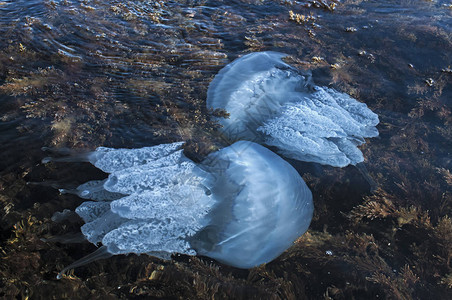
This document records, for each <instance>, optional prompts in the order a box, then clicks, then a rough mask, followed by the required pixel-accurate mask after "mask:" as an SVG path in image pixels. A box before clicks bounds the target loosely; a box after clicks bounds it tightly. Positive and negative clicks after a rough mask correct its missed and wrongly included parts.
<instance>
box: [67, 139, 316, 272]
mask: <svg viewBox="0 0 452 300" xmlns="http://www.w3.org/2000/svg"><path fill="white" fill-rule="evenodd" d="M181 146H182V143H173V144H164V145H159V146H155V147H147V148H141V149H109V148H99V149H97V150H96V151H94V152H92V153H90V154H88V160H89V161H90V162H91V163H93V164H94V165H95V166H96V167H98V168H100V169H101V170H103V171H105V172H107V173H110V174H109V177H108V178H107V179H106V180H105V181H96V182H95V183H93V184H89V183H85V184H84V185H82V186H81V187H79V188H77V189H76V190H75V191H74V193H76V194H80V195H83V196H84V198H85V199H92V200H96V201H86V202H84V203H82V204H81V205H80V206H79V207H78V208H77V209H76V212H77V214H79V216H80V217H82V219H83V220H84V221H85V224H84V225H83V226H82V228H81V230H82V233H83V234H84V236H85V237H86V239H87V240H88V241H90V242H91V243H94V244H97V243H102V245H103V246H102V247H101V248H100V249H99V250H97V251H96V252H95V253H93V254H90V255H88V256H87V257H85V258H82V259H81V260H79V261H77V262H75V263H74V264H72V265H70V266H68V267H67V268H65V269H64V270H63V271H62V273H63V272H65V271H66V270H68V269H71V268H74V267H77V266H80V265H83V264H85V263H88V262H90V261H93V260H96V259H99V258H104V257H108V256H111V255H116V254H127V253H137V254H140V253H147V254H151V255H154V256H157V257H160V258H164V259H169V258H170V256H171V254H172V253H181V254H188V255H196V254H199V255H204V256H207V257H211V258H214V259H216V260H218V261H220V262H223V263H225V264H228V265H231V266H235V267H239V268H250V267H253V266H257V265H260V264H262V263H266V262H269V261H271V260H273V259H274V258H276V257H277V256H279V255H280V254H281V253H282V252H283V251H284V250H286V249H287V248H288V247H290V245H291V244H292V243H293V241H294V240H295V239H296V238H298V237H299V236H300V235H302V234H303V233H304V232H305V231H306V230H307V228H308V226H309V223H310V221H311V218H312V213H313V203H312V194H311V192H310V190H309V188H308V187H307V186H306V184H305V183H304V181H303V179H302V178H301V177H300V175H299V174H298V172H297V171H296V170H295V169H294V168H293V167H292V166H291V165H290V164H288V163H287V162H285V161H284V160H283V159H281V158H280V157H279V156H277V155H276V154H274V153H273V152H271V151H270V150H268V149H266V148H264V147H263V146H260V145H258V144H256V143H252V142H249V141H239V142H236V143H234V144H233V145H231V146H229V147H226V148H223V149H221V150H219V151H217V152H214V153H212V154H210V155H209V156H208V157H207V158H206V159H205V160H204V161H203V162H202V163H200V164H195V163H194V162H193V161H191V160H190V159H188V158H187V157H185V156H184V154H183V150H182V149H181ZM69 192H70V191H69ZM119 195H121V197H120V196H119ZM90 197H91V198H90Z"/></svg>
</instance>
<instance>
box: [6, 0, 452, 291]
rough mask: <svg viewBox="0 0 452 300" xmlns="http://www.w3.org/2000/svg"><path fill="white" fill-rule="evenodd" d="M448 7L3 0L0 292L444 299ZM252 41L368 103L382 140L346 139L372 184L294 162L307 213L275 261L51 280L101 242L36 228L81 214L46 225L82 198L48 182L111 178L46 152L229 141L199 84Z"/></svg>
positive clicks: (124, 269)
mask: <svg viewBox="0 0 452 300" xmlns="http://www.w3.org/2000/svg"><path fill="white" fill-rule="evenodd" d="M449 2H450V1H443V0H437V1H424V0H409V1H399V2H395V1H355V0H345V1H340V2H339V1H286V0H284V1H279V0H277V1H271V0H265V1H261V0H237V1H222V0H205V1H204V0H203V1H185V0H184V1H179V0H175V1H141V0H130V1H115V0H106V1H103V0H102V1H99V0H84V1H78V0H66V1H47V0H36V1H25V0H17V1H9V0H6V1H5V0H4V1H0V111H1V114H0V132H1V133H0V153H1V154H2V159H1V160H0V203H1V205H0V208H1V209H0V236H1V240H0V257H1V259H0V274H1V276H0V298H5V299H27V298H28V299H49V298H58V299H61V298H71V299H87V298H103V299H142V298H151V299H152V298H164V299H181V298H183V299H225V298H234V299H363V298H368V299H375V298H378V299H429V298H432V299H433V298H434V299H451V298H452V283H451V282H452V275H451V274H452V266H451V253H452V250H451V249H452V246H451V245H452V224H451V219H450V217H451V214H452V213H451V212H452V196H451V195H452V194H451V193H452V192H451V184H452V177H451V170H452V162H451V155H450V153H451V146H450V145H452V114H451V107H452V104H451V102H450V101H451V99H452V77H451V74H452V73H451V72H450V68H451V67H452V60H451V54H450V51H445V49H451V48H452V42H451V41H452V36H451V32H452V30H451V27H450V24H452V22H451V21H450V20H451V17H452V10H451V9H450V7H449V6H448V5H450V3H449ZM321 3H324V4H326V5H323V4H321ZM333 4H336V5H334V9H328V8H327V6H328V7H332V6H333ZM257 51H277V52H282V53H287V54H289V55H290V56H288V57H287V58H286V59H285V60H284V62H285V63H286V64H289V65H291V66H293V67H294V68H296V69H298V70H303V71H302V72H309V71H310V72H312V76H313V78H314V79H315V83H316V85H318V86H321V87H328V88H332V89H335V90H337V91H338V92H340V93H346V94H348V95H350V97H352V98H354V99H357V100H358V101H359V102H362V103H366V105H367V106H368V108H369V109H370V110H372V111H373V112H375V113H376V114H378V117H379V120H380V123H379V124H378V125H377V129H378V131H379V137H378V138H372V139H369V140H367V142H366V143H365V144H362V145H361V146H359V147H358V148H359V150H360V151H361V152H362V154H363V157H364V160H365V161H364V162H365V164H366V167H367V169H368V171H369V173H370V175H371V176H372V178H374V180H375V181H376V182H377V183H378V189H377V190H376V191H375V192H374V193H373V194H370V193H369V189H368V185H367V183H366V182H365V181H364V179H363V177H362V176H361V174H360V173H359V172H358V170H356V168H353V167H350V166H349V167H344V168H333V167H329V166H323V165H319V164H316V163H305V162H300V161H290V162H291V164H292V166H293V167H294V168H295V169H296V170H297V171H298V173H299V174H301V176H302V178H303V179H304V181H305V182H306V184H307V186H308V187H309V189H310V190H311V191H312V195H313V202H314V203H315V210H314V214H313V218H312V222H311V225H310V228H309V230H308V231H307V232H306V233H305V234H304V235H303V237H301V238H300V239H298V240H296V241H295V242H294V243H293V244H292V246H291V247H290V248H289V249H288V250H287V251H285V252H284V253H283V254H282V255H281V256H279V257H278V258H276V259H275V260H273V261H272V262H270V263H267V264H263V265H261V266H259V267H255V268H251V269H249V270H243V269H239V268H234V267H230V266H227V265H225V264H222V263H220V262H217V261H214V260H212V259H209V258H208V257H202V256H187V255H173V256H172V259H171V260H161V259H159V258H156V257H153V256H148V255H141V256H138V255H129V256H125V255H116V256H113V257H111V258H109V259H105V260H98V261H96V262H93V263H91V264H87V265H85V266H83V267H79V268H76V269H75V270H73V271H69V272H67V274H64V275H63V276H62V279H61V280H57V279H56V278H55V277H56V275H57V273H58V271H60V270H62V269H63V268H64V267H66V266H68V265H69V264H71V263H72V262H74V261H76V260H78V259H80V258H82V257H84V256H86V255H87V254H89V253H92V252H94V251H95V250H96V249H97V248H96V246H94V245H93V244H91V243H88V242H87V243H84V244H83V243H82V244H68V243H60V242H54V241H53V242H45V241H44V240H52V239H53V238H55V237H56V236H63V235H65V234H66V235H67V234H68V233H69V232H74V233H77V232H78V233H79V231H80V227H81V226H82V225H83V224H84V222H83V220H82V219H81V218H79V217H78V216H75V215H74V216H72V217H70V218H68V219H65V220H63V221H62V222H60V223H57V222H54V221H52V216H53V214H54V213H55V212H62V211H64V209H70V210H75V209H76V208H77V207H78V206H80V205H81V204H82V203H83V202H84V201H86V200H83V199H80V198H79V197H77V196H75V195H71V194H60V193H59V192H58V190H56V189H54V188H53V186H64V187H66V188H67V189H69V190H72V189H76V188H77V187H78V186H80V184H82V183H83V182H88V181H91V180H98V179H99V178H104V179H106V178H107V177H108V174H105V173H103V172H102V171H100V170H99V169H97V168H95V167H93V166H92V165H90V164H88V163H64V162H59V163H55V162H50V163H47V164H42V163H41V159H42V157H43V152H42V151H41V148H42V147H43V146H52V147H58V148H62V147H67V148H70V149H85V150H86V149H91V150H93V149H96V148H97V147H99V146H101V145H104V146H107V147H114V148H140V147H145V146H149V145H158V144H168V143H172V142H175V141H186V143H185V144H184V154H185V155H186V157H187V158H189V159H190V160H192V161H193V162H195V163H196V164H199V163H200V162H201V161H203V160H204V159H205V158H206V156H207V155H208V154H209V153H214V151H216V150H218V149H220V148H224V147H225V145H228V142H229V141H227V140H226V141H225V140H224V139H225V137H224V135H223V134H221V131H220V130H221V125H220V124H219V123H218V120H220V117H226V116H227V114H226V113H225V112H224V111H221V110H220V111H218V110H216V111H211V110H209V109H208V108H207V107H206V101H205V99H206V98H207V90H208V86H209V84H210V82H211V81H212V80H213V78H214V76H215V75H216V74H217V73H218V72H219V70H220V69H221V68H223V67H224V66H226V65H227V64H229V63H231V62H233V61H234V60H235V59H237V58H238V57H243V56H245V55H246V54H248V53H251V52H257ZM43 180H45V182H43ZM27 183H28V184H27ZM30 183H40V184H30ZM65 238H66V239H69V238H70V236H66V237H65Z"/></svg>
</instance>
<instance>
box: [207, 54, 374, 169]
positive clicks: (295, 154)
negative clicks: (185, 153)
mask: <svg viewBox="0 0 452 300" xmlns="http://www.w3.org/2000/svg"><path fill="white" fill-rule="evenodd" d="M285 56H287V55H286V54H283V53H278V52H257V53H251V54H248V55H245V56H243V57H241V58H238V59H236V60H235V61H233V62H232V63H230V64H229V65H227V66H225V67H224V68H223V69H222V70H220V72H219V73H218V74H217V75H216V76H215V78H214V79H213V81H212V82H211V84H210V85H209V89H208V92H207V106H208V107H209V108H213V109H225V110H226V111H227V112H228V113H229V118H228V119H219V122H220V123H221V124H222V125H223V129H222V130H223V133H224V134H225V135H226V136H227V137H229V139H231V140H252V141H255V142H257V143H263V144H266V145H269V146H275V147H276V148H277V149H278V151H279V152H280V153H281V154H283V155H285V156H286V157H289V158H293V159H296V160H301V161H308V162H316V163H320V164H324V165H331V166H336V167H344V166H347V165H349V164H352V165H356V164H358V163H360V162H362V161H363V160H364V157H363V155H362V153H361V151H360V150H359V149H358V148H357V146H359V145H361V144H363V143H365V140H364V138H365V137H376V136H378V130H377V129H376V128H375V126H376V125H377V124H378V122H379V120H378V116H377V115H376V114H375V113H373V112H372V111H371V110H370V109H368V108H367V106H366V105H365V104H364V103H360V102H358V101H357V100H355V99H353V98H351V97H350V96H348V95H347V94H344V93H340V92H337V91H335V90H333V89H330V88H327V87H319V86H315V85H314V84H313V82H312V81H311V76H310V74H309V73H303V72H301V71H299V70H297V69H295V68H294V67H292V66H290V65H288V64H286V63H285V62H283V61H282V58H283V57H285Z"/></svg>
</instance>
